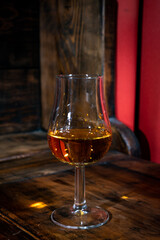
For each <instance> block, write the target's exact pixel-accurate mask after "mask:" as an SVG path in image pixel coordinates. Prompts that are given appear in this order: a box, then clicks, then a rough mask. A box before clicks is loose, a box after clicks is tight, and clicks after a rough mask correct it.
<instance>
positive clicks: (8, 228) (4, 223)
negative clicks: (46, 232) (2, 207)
mask: <svg viewBox="0 0 160 240" xmlns="http://www.w3.org/2000/svg"><path fill="white" fill-rule="evenodd" d="M0 226H1V228H2V229H3V233H0V239H1V240H6V239H12V240H17V239H23V240H25V239H26V240H27V239H28V240H29V239H30V240H34V239H39V238H36V237H34V236H32V235H30V233H28V232H27V231H25V229H23V228H22V227H21V226H19V225H18V224H15V223H13V222H12V221H11V220H10V219H8V218H7V217H6V216H3V215H1V214H0Z"/></svg>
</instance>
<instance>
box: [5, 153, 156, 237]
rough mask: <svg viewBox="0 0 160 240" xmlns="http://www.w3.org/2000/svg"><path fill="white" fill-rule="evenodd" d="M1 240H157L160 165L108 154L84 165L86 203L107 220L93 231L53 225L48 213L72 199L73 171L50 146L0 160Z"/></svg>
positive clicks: (70, 201) (117, 154)
mask: <svg viewBox="0 0 160 240" xmlns="http://www.w3.org/2000/svg"><path fill="white" fill-rule="evenodd" d="M0 183H1V185H0V207H1V209H0V240H6V239H7V240H15V239H16V240H17V239H18V240H19V239H20V240H23V239H41V240H43V239H44V240H46V239H56V240H63V239H65V240H67V239H72V240H76V239H77V240H78V239H81V240H82V239H91V240H95V239H96V240H97V239H98V240H101V239H103V240H118V239H119V240H127V239H129V240H139V239H143V240H159V239H160V166H159V165H156V164H154V163H151V162H147V161H144V160H141V159H136V158H133V157H130V156H127V155H124V154H120V153H116V152H114V153H112V152H110V153H108V154H107V155H106V157H105V158H104V159H102V161H101V162H99V163H98V164H94V165H90V166H88V167H87V168H86V197H87V201H88V202H90V203H93V204H95V205H99V206H101V207H103V208H105V209H107V210H108V211H109V212H110V215H111V220H110V221H109V222H108V223H107V224H105V225H104V226H102V227H99V228H95V229H91V230H67V229H63V228H60V227H58V226H56V225H54V224H53V223H52V222H51V220H50V214H51V212H52V211H53V210H54V209H55V208H57V207H59V206H61V205H62V204H64V203H72V202H73V196H74V171H73V168H72V167H71V166H69V165H65V164H62V163H60V162H58V161H57V160H55V159H54V158H53V157H52V156H51V154H50V152H49V150H43V151H41V152H39V153H37V152H35V153H34V154H33V155H32V156H27V155H26V156H25V157H23V158H22V159H20V158H17V159H13V160H10V161H8V162H1V163H0Z"/></svg>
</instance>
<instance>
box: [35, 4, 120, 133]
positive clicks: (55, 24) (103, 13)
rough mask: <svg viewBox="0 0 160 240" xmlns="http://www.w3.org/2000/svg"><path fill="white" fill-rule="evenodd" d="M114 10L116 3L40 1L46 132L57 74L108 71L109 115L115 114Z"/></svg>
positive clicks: (43, 107)
mask: <svg viewBox="0 0 160 240" xmlns="http://www.w3.org/2000/svg"><path fill="white" fill-rule="evenodd" d="M104 2H105V4H104ZM115 9H116V1H115V0H114V1H113V0H110V1H109V0H108V1H103V0H100V1H95V0H73V1H70V0H67V1H66V0H65V1H64V0H62V1H55V0H43V1H41V2H40V36H41V37H40V39H41V43H40V51H41V90H42V125H43V127H44V128H45V129H46V128H47V127H48V121H49V116H50V112H51V108H52V105H53V102H54V94H55V93H54V90H55V80H56V79H55V75H56V74H60V73H61V74H68V73H91V74H93V73H94V74H103V73H104V72H105V74H104V77H105V89H106V94H108V96H106V103H107V104H109V113H110V116H111V115H114V106H113V105H114V81H115V79H114V66H115V37H116V11H115ZM105 26H106V27H105ZM104 59H105V62H104ZM111 105H112V106H111Z"/></svg>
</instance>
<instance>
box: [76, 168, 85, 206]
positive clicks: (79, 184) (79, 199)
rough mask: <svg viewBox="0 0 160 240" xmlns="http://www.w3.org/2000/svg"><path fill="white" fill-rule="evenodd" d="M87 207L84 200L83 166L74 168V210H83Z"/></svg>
mask: <svg viewBox="0 0 160 240" xmlns="http://www.w3.org/2000/svg"><path fill="white" fill-rule="evenodd" d="M86 207H87V205H86V199H85V166H83V165H82V166H76V167H75V195H74V205H73V208H74V210H83V209H85V208H86Z"/></svg>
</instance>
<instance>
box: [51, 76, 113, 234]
mask: <svg viewBox="0 0 160 240" xmlns="http://www.w3.org/2000/svg"><path fill="white" fill-rule="evenodd" d="M55 92H56V94H55V101H54V106H53V109H52V112H51V117H50V122H49V128H48V136H47V137H48V144H49V148H50V150H51V152H52V154H53V155H54V156H55V157H56V158H57V159H58V160H60V161H62V162H64V163H68V164H71V165H73V166H74V167H75V195H74V203H73V205H71V206H68V205H66V206H62V207H60V208H58V209H55V210H54V211H53V212H52V214H51V220H52V221H53V222H54V223H55V224H57V225H59V226H61V227H65V228H69V229H90V228H95V227H99V226H101V225H103V224H105V223H106V222H107V221H108V220H109V214H108V212H107V211H106V210H104V209H102V208H100V207H97V206H90V205H88V204H87V203H86V198H85V165H89V164H92V163H95V162H97V161H98V160H100V159H101V158H102V157H103V156H104V155H105V154H106V153H107V151H108V150H109V147H110V145H111V141H112V132H111V125H110V121H109V118H108V114H107V109H106V104H105V99H104V91H103V77H102V76H99V75H96V74H95V75H94V74H81V75H79V74H69V75H58V76H56V91H55Z"/></svg>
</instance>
